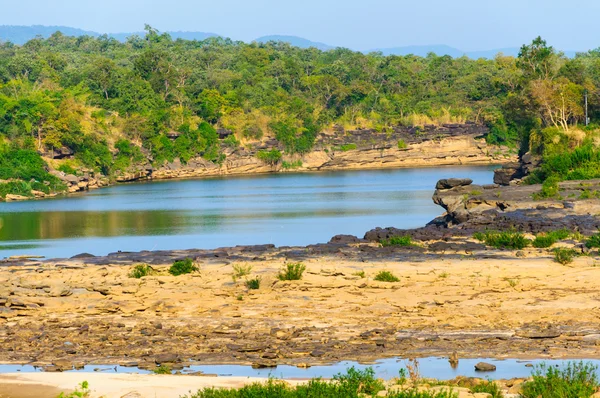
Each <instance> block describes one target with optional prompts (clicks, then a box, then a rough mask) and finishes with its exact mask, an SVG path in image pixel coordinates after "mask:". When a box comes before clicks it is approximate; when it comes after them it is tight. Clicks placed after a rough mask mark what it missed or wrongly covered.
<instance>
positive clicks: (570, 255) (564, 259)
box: [554, 247, 576, 265]
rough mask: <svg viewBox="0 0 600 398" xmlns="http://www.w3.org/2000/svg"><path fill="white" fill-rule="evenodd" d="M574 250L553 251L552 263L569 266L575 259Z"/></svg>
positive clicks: (558, 249) (560, 249) (560, 248)
mask: <svg viewBox="0 0 600 398" xmlns="http://www.w3.org/2000/svg"><path fill="white" fill-rule="evenodd" d="M575 255H576V253H575V250H573V249H565V248H562V247H559V248H556V249H554V261H556V262H557V263H560V264H562V265H567V264H571V263H572V262H573V259H574V258H575Z"/></svg>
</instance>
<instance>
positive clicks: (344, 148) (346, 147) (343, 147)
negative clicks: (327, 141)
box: [339, 144, 357, 152]
mask: <svg viewBox="0 0 600 398" xmlns="http://www.w3.org/2000/svg"><path fill="white" fill-rule="evenodd" d="M356 148H357V146H356V144H344V145H340V148H339V150H340V151H342V152H348V151H353V150H355V149H356Z"/></svg>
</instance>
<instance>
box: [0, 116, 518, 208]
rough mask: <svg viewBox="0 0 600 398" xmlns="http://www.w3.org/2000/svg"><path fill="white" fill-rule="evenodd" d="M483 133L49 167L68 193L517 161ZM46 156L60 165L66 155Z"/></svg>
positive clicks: (328, 135) (419, 133) (404, 131)
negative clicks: (111, 166) (110, 168)
mask: <svg viewBox="0 0 600 398" xmlns="http://www.w3.org/2000/svg"><path fill="white" fill-rule="evenodd" d="M487 133H488V129H487V128H486V127H485V126H481V125H477V124H474V123H471V124H464V125H444V126H426V127H425V128H422V129H417V128H397V129H396V130H394V131H393V132H386V133H384V132H377V131H374V130H352V131H341V132H333V131H332V132H327V131H326V132H322V133H321V134H319V136H318V137H317V139H316V143H315V145H314V148H313V149H312V150H311V151H310V152H308V153H306V154H302V155H300V154H294V155H287V154H285V152H284V153H283V155H282V157H281V159H279V160H278V161H276V162H273V163H269V162H265V161H264V160H261V159H259V156H258V153H259V152H261V151H268V150H272V149H277V150H279V149H282V148H281V146H280V145H279V144H278V143H277V141H276V140H266V141H265V142H261V143H258V144H254V145H250V146H247V147H245V146H238V147H235V148H231V147H227V146H224V147H223V148H222V150H223V155H224V161H222V162H220V163H215V162H212V161H208V160H206V159H204V158H202V157H195V158H192V159H190V160H189V161H188V162H187V163H185V164H184V163H182V162H181V161H180V159H175V160H174V161H173V162H166V163H165V164H163V165H161V166H159V167H155V166H152V165H151V159H146V160H145V163H144V164H140V165H136V166H132V167H131V168H130V169H128V170H126V171H123V172H120V173H118V174H116V175H115V176H113V177H112V178H108V177H107V176H105V175H102V174H101V173H98V172H95V171H93V170H87V169H86V170H78V171H77V173H75V174H66V173H64V172H61V171H57V170H55V169H51V170H50V172H51V174H52V175H54V176H56V177H58V178H59V179H60V180H61V181H62V182H63V183H64V184H65V186H66V187H67V188H66V191H65V193H64V194H72V193H78V192H85V191H89V190H93V189H98V188H102V187H107V186H111V185H115V184H119V183H126V182H133V181H150V180H168V179H190V178H194V179H198V178H206V177H223V176H242V175H257V174H266V173H286V172H314V171H339V170H372V169H393V168H421V167H440V166H478V165H505V164H511V163H514V162H515V161H517V155H516V152H515V150H513V149H510V148H507V147H502V146H495V145H489V144H487V142H486V141H485V135H486V134H487ZM278 148H279V149H278ZM45 160H46V162H47V163H48V164H49V165H51V167H53V168H56V169H58V168H60V167H59V166H60V165H61V164H62V163H63V162H65V161H69V158H68V157H67V158H64V159H62V158H61V159H59V160H56V159H51V158H45ZM64 194H57V193H44V192H42V191H38V190H36V191H32V193H31V195H30V196H25V195H15V194H8V195H6V197H5V198H4V200H6V201H20V200H29V199H42V198H48V197H56V196H60V195H64ZM0 200H2V199H1V198H0Z"/></svg>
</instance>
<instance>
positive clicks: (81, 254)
mask: <svg viewBox="0 0 600 398" xmlns="http://www.w3.org/2000/svg"><path fill="white" fill-rule="evenodd" d="M94 257H96V256H94V255H93V254H90V253H80V254H77V255H75V256H73V257H71V258H70V259H71V260H77V259H80V258H94Z"/></svg>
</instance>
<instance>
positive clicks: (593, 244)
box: [585, 233, 600, 249]
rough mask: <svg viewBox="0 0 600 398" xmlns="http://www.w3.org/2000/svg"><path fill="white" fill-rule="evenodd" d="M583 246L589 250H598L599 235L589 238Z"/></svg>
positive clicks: (599, 243)
mask: <svg viewBox="0 0 600 398" xmlns="http://www.w3.org/2000/svg"><path fill="white" fill-rule="evenodd" d="M585 246H586V247H587V248H589V249H592V248H600V233H597V234H595V235H592V236H590V237H589V238H588V239H587V240H586V241H585Z"/></svg>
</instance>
